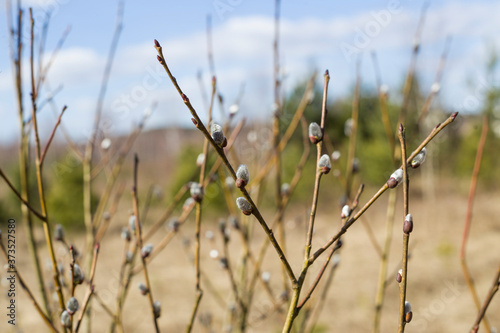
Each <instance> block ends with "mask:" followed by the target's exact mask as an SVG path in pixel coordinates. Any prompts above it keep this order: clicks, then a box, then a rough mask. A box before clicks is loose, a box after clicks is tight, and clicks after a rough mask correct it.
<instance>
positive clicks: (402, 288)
mask: <svg viewBox="0 0 500 333" xmlns="http://www.w3.org/2000/svg"><path fill="white" fill-rule="evenodd" d="M398 138H399V142H400V143H401V159H402V161H403V167H402V169H403V211H404V216H405V223H406V219H408V214H409V193H408V186H409V179H408V164H407V161H406V140H405V129H404V127H403V124H399V132H398ZM411 223H413V222H411ZM410 232H411V230H410V231H408V230H405V231H404V232H403V273H402V274H401V282H400V283H399V296H400V302H399V326H398V332H399V333H403V332H404V331H405V325H406V318H405V302H406V288H407V285H408V244H409V241H410Z"/></svg>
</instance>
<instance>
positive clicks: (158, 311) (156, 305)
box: [153, 301, 161, 318]
mask: <svg viewBox="0 0 500 333" xmlns="http://www.w3.org/2000/svg"><path fill="white" fill-rule="evenodd" d="M153 313H154V315H155V317H156V318H159V317H160V315H161V303H160V301H156V302H154V303H153Z"/></svg>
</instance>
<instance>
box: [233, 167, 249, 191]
mask: <svg viewBox="0 0 500 333" xmlns="http://www.w3.org/2000/svg"><path fill="white" fill-rule="evenodd" d="M249 181H250V172H249V171H248V167H247V166H246V164H241V165H240V166H239V167H238V170H237V171H236V187H237V188H242V187H245V185H247V184H248V182H249Z"/></svg>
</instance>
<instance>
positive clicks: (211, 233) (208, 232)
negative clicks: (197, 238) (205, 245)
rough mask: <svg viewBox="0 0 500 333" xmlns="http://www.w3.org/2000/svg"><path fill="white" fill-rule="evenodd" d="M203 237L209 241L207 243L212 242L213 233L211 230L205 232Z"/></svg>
mask: <svg viewBox="0 0 500 333" xmlns="http://www.w3.org/2000/svg"><path fill="white" fill-rule="evenodd" d="M205 237H206V238H207V239H208V240H209V241H213V240H214V232H213V231H212V230H207V231H206V232H205Z"/></svg>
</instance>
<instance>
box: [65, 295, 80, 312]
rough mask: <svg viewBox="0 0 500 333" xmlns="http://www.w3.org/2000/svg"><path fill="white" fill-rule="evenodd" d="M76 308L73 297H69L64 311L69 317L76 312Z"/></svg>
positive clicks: (76, 304) (76, 302)
mask: <svg viewBox="0 0 500 333" xmlns="http://www.w3.org/2000/svg"><path fill="white" fill-rule="evenodd" d="M78 307H79V305H78V300H77V299H76V298H74V297H71V298H70V299H69V300H68V302H67V303H66V311H68V313H69V314H70V315H73V314H74V313H75V312H76V311H78Z"/></svg>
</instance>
